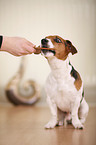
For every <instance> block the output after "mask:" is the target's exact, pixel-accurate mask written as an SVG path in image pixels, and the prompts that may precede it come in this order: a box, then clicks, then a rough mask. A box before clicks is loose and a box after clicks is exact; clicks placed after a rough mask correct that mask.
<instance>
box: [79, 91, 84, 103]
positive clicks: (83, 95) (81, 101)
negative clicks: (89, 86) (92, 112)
mask: <svg viewBox="0 0 96 145" xmlns="http://www.w3.org/2000/svg"><path fill="white" fill-rule="evenodd" d="M83 98H84V89H83V92H82V98H81V101H80V104H81V102H82V100H83Z"/></svg>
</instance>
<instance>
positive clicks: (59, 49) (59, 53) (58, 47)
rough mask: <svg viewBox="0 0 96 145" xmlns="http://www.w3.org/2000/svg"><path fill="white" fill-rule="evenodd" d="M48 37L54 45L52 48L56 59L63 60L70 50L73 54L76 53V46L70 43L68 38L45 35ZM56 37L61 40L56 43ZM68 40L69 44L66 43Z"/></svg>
mask: <svg viewBox="0 0 96 145" xmlns="http://www.w3.org/2000/svg"><path fill="white" fill-rule="evenodd" d="M46 38H48V39H50V40H51V42H52V43H53V45H54V49H55V52H56V54H55V56H56V57H57V58H58V59H61V60H65V59H66V58H67V57H68V54H69V53H70V52H71V53H72V54H75V53H77V50H76V48H75V47H74V46H73V45H72V43H71V42H70V41H68V40H64V39H63V38H61V37H60V36H48V37H46ZM56 38H59V39H60V40H61V42H60V43H57V42H56V41H55V39H56ZM68 42H70V44H71V45H70V44H69V43H68Z"/></svg>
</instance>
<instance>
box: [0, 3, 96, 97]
mask: <svg viewBox="0 0 96 145" xmlns="http://www.w3.org/2000/svg"><path fill="white" fill-rule="evenodd" d="M0 34H2V35H5V36H21V37H25V38H26V39H28V40H30V41H32V43H34V44H36V45H39V44H40V40H41V38H43V37H45V36H46V35H54V34H57V35H60V36H62V37H63V38H65V39H69V40H71V41H72V42H73V44H74V45H75V47H76V48H77V49H78V52H79V53H78V54H77V55H74V56H71V61H72V63H73V64H74V66H75V68H77V70H78V71H79V72H80V73H81V75H82V78H83V80H84V84H85V85H96V1H95V0H48V1H47V0H0ZM27 58H28V66H27V70H26V72H25V77H24V79H28V78H30V79H34V80H36V81H37V82H38V83H39V84H40V85H41V86H43V85H44V82H45V80H46V77H47V76H48V74H49V72H50V68H49V66H48V64H47V61H46V59H45V58H43V57H42V56H41V55H34V54H32V55H28V56H27ZM20 59H21V58H20V57H15V56H12V55H10V54H8V53H5V52H0V96H4V87H5V86H6V84H7V83H8V81H9V80H10V78H12V76H13V75H14V74H15V72H16V71H17V70H18V67H19V64H20Z"/></svg>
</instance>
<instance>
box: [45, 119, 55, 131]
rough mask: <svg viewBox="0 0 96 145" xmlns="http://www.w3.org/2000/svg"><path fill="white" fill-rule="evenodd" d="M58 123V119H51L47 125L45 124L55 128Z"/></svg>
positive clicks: (46, 126) (47, 126)
mask: <svg viewBox="0 0 96 145" xmlns="http://www.w3.org/2000/svg"><path fill="white" fill-rule="evenodd" d="M56 124H57V121H56V120H53V119H52V120H50V121H49V122H48V123H47V124H46V125H45V128H46V129H47V128H54V127H55V126H56Z"/></svg>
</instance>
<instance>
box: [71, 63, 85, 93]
mask: <svg viewBox="0 0 96 145" xmlns="http://www.w3.org/2000/svg"><path fill="white" fill-rule="evenodd" d="M69 65H70V66H71V67H72V70H71V72H70V74H71V76H72V77H73V78H74V79H75V81H74V85H75V87H76V89H77V90H78V91H79V90H80V88H81V86H82V80H81V77H80V75H79V73H78V72H77V71H76V70H75V69H74V67H73V66H72V65H71V64H70V62H69Z"/></svg>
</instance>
